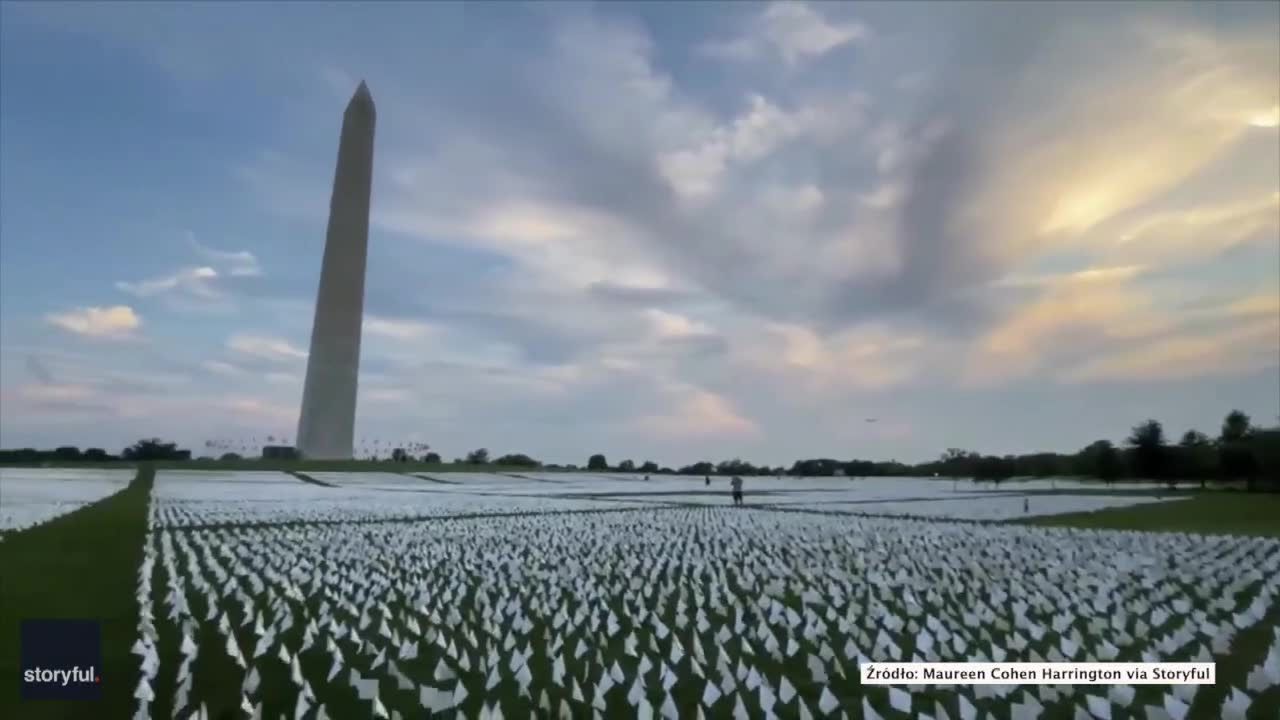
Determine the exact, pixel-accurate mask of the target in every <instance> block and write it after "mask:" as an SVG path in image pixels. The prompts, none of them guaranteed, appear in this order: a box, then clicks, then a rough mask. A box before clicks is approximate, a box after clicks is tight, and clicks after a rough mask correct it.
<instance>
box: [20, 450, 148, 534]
mask: <svg viewBox="0 0 1280 720" xmlns="http://www.w3.org/2000/svg"><path fill="white" fill-rule="evenodd" d="M133 475H134V471H133V469H121V470H93V469H75V470H54V469H47V468H14V467H0V537H3V534H4V533H6V532H14V531H18V530H25V529H27V528H30V527H34V526H36V525H39V524H42V523H46V522H48V521H50V520H52V519H54V518H56V517H58V516H60V515H65V514H67V513H69V512H72V511H74V510H78V509H80V508H82V507H84V506H85V505H88V504H89V503H92V502H96V501H98V500H101V499H102V498H104V497H106V496H108V495H111V494H112V493H115V492H117V491H119V490H121V489H123V488H124V487H125V486H126V485H128V484H129V481H131V480H133Z"/></svg>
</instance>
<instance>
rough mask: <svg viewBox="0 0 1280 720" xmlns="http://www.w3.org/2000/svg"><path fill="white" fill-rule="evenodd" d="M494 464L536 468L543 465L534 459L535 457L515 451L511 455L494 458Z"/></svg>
mask: <svg viewBox="0 0 1280 720" xmlns="http://www.w3.org/2000/svg"><path fill="white" fill-rule="evenodd" d="M493 464H494V465H505V466H507V467H527V468H536V467H541V466H542V463H540V462H538V461H537V460H534V459H533V458H531V457H529V456H528V455H525V454H524V453H514V454H511V455H503V456H502V457H500V458H498V459H497V460H494V461H493Z"/></svg>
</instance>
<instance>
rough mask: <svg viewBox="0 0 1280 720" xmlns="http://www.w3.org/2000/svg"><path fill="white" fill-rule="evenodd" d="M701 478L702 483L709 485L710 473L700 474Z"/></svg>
mask: <svg viewBox="0 0 1280 720" xmlns="http://www.w3.org/2000/svg"><path fill="white" fill-rule="evenodd" d="M702 480H703V484H704V485H706V486H707V487H711V476H710V475H703V476H702Z"/></svg>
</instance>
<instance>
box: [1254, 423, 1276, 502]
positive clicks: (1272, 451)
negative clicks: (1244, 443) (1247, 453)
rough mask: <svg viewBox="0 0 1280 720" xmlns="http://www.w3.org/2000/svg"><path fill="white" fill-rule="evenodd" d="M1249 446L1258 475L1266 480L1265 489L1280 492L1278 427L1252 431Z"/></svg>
mask: <svg viewBox="0 0 1280 720" xmlns="http://www.w3.org/2000/svg"><path fill="white" fill-rule="evenodd" d="M1249 444H1250V445H1251V446H1252V447H1253V456H1254V460H1255V463H1256V466H1257V471H1258V475H1260V476H1261V477H1263V478H1265V479H1266V481H1267V489H1268V490H1270V491H1271V492H1280V425H1277V426H1276V427H1272V428H1265V429H1260V428H1256V429H1254V431H1253V432H1252V433H1250V439H1249Z"/></svg>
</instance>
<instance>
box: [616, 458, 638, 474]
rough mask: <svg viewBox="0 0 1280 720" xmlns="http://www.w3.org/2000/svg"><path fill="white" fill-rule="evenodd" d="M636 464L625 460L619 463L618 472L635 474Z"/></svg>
mask: <svg viewBox="0 0 1280 720" xmlns="http://www.w3.org/2000/svg"><path fill="white" fill-rule="evenodd" d="M635 469H636V464H635V463H633V462H631V461H630V460H623V461H622V462H620V463H618V472H635Z"/></svg>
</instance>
